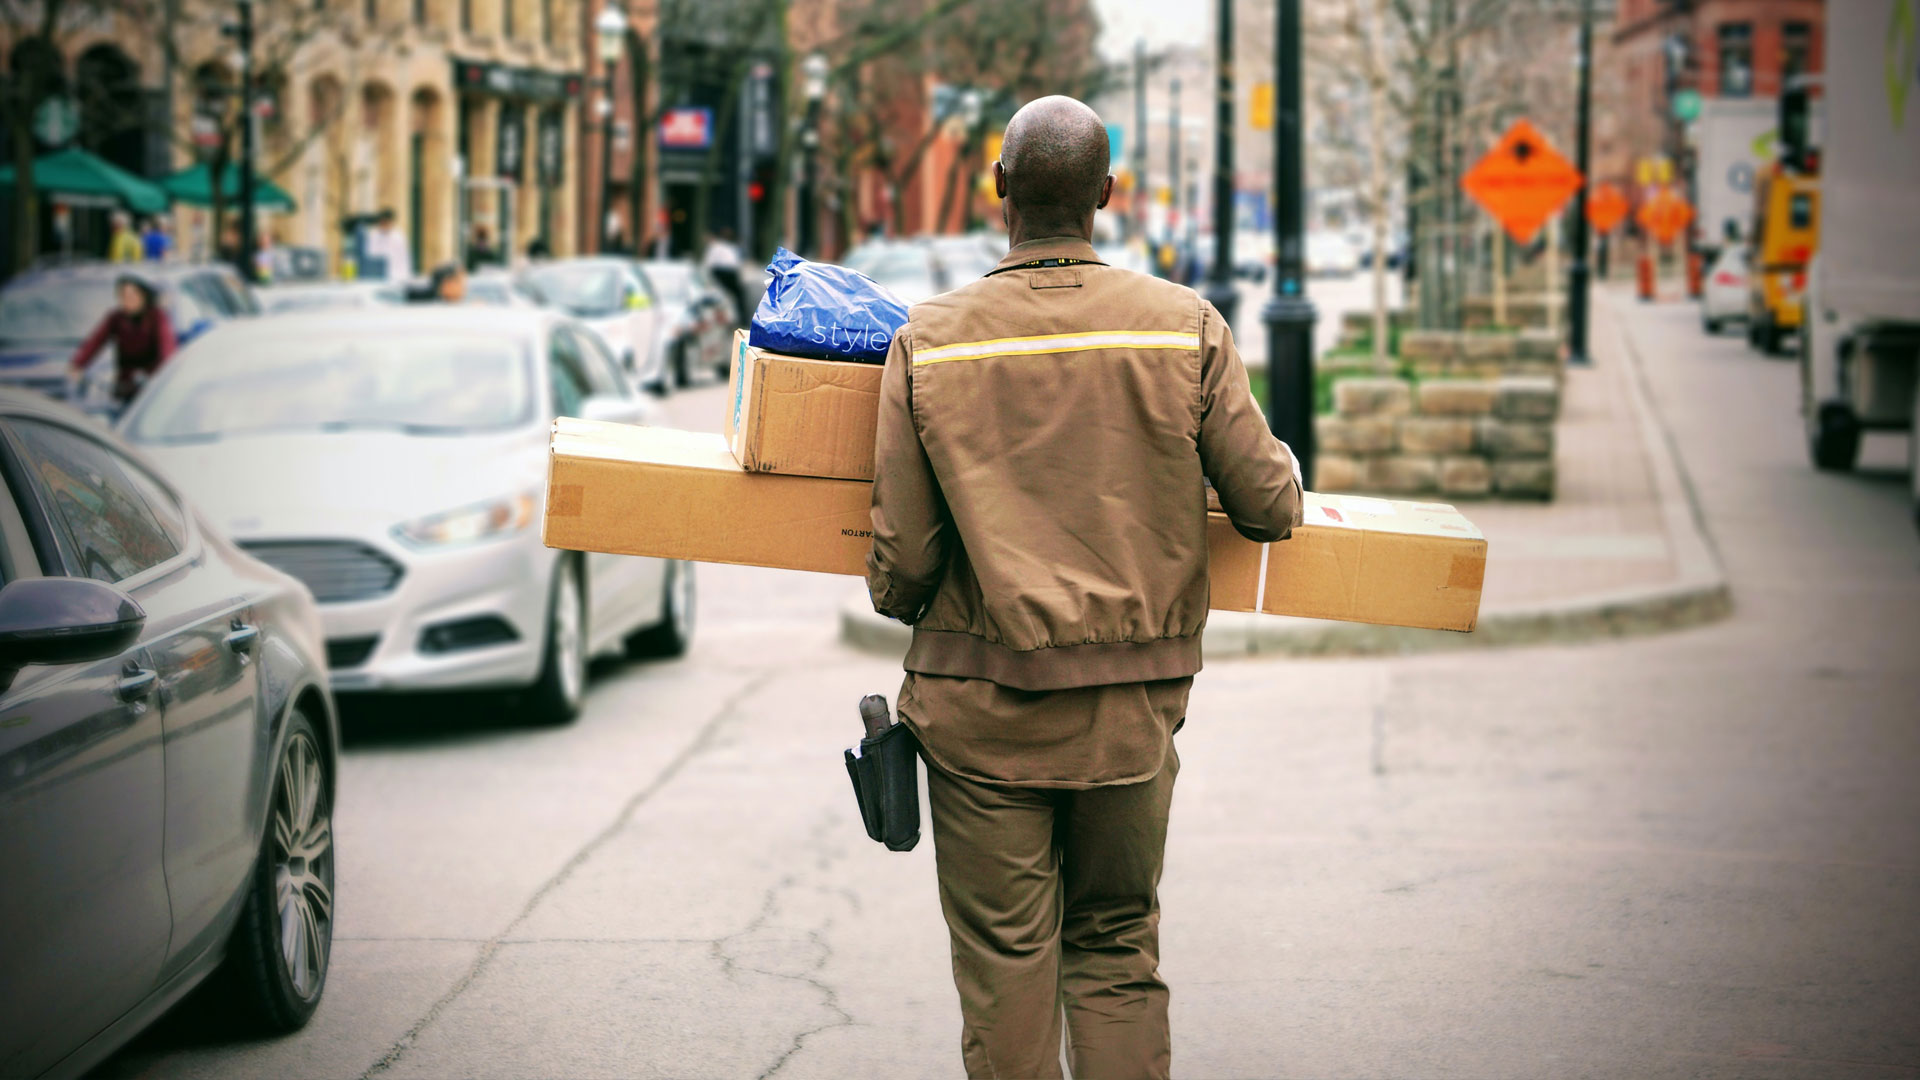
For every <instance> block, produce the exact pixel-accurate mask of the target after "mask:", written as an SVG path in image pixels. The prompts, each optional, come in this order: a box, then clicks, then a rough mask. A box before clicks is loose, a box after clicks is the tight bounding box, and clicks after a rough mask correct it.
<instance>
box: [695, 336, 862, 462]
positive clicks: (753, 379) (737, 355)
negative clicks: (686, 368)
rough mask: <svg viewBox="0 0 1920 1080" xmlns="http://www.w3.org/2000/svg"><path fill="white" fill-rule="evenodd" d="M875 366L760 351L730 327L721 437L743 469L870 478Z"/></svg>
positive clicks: (745, 337)
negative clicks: (723, 435)
mask: <svg viewBox="0 0 1920 1080" xmlns="http://www.w3.org/2000/svg"><path fill="white" fill-rule="evenodd" d="M881 371H882V367H881V365H879V364H856V363H851V362H844V361H835V360H804V359H801V358H800V357H797V356H781V355H780V354H778V353H770V352H766V351H764V350H761V349H756V348H754V347H753V346H751V345H748V344H747V332H746V331H745V330H736V331H734V334H733V374H732V377H731V381H730V383H729V384H728V390H729V394H728V398H727V401H728V408H727V417H726V436H727V445H728V446H729V447H731V448H732V450H733V456H734V457H735V458H736V459H737V460H738V461H739V462H740V467H741V468H744V469H747V470H748V471H750V472H769V473H785V474H788V475H793V476H824V477H836V478H839V479H842V480H871V479H873V432H874V426H875V423H876V421H877V419H878V417H879V415H880V373H881Z"/></svg>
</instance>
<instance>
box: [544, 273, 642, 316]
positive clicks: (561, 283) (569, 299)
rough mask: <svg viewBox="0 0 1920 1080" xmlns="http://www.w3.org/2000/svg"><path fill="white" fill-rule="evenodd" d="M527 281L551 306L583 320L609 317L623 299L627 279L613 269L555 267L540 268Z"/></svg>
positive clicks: (617, 308) (618, 308)
mask: <svg viewBox="0 0 1920 1080" xmlns="http://www.w3.org/2000/svg"><path fill="white" fill-rule="evenodd" d="M528 278H529V280H531V281H532V282H533V287H534V288H535V289H536V290H538V291H539V294H540V295H541V296H542V297H545V298H546V299H547V300H548V301H549V302H550V303H553V304H557V305H558V306H560V307H562V308H565V309H566V310H567V311H570V312H572V313H573V314H575V315H578V316H580V317H582V318H588V319H591V318H598V317H601V316H605V315H611V314H613V313H614V312H616V311H619V310H620V305H621V303H622V302H623V301H624V300H625V299H626V297H625V292H626V275H624V274H622V273H621V272H620V271H619V270H618V269H617V268H615V267H612V266H593V265H583V264H577V263H576V264H574V265H571V266H569V265H566V264H557V265H553V266H543V267H541V268H540V269H538V270H535V271H533V272H532V273H531V274H529V275H528Z"/></svg>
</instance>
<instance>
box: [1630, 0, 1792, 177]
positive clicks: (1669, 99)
mask: <svg viewBox="0 0 1920 1080" xmlns="http://www.w3.org/2000/svg"><path fill="white" fill-rule="evenodd" d="M1825 23H1826V20H1825V4H1824V2H1823V0H1619V4H1618V12H1617V15H1616V18H1615V20H1614V25H1613V32H1612V35H1611V42H1610V45H1611V48H1610V49H1609V50H1608V51H1607V53H1606V55H1605V56H1604V57H1603V58H1602V60H1601V64H1602V66H1601V67H1600V68H1599V69H1598V72H1597V75H1598V78H1597V79H1596V83H1595V85H1596V87H1598V88H1603V91H1602V92H1604V93H1605V94H1607V95H1608V96H1609V97H1610V99H1611V101H1612V103H1613V104H1614V106H1615V108H1614V109H1612V110H1608V113H1609V114H1610V115H1606V117H1605V119H1604V120H1603V121H1602V125H1601V128H1602V130H1600V131H1597V132H1596V135H1597V138H1596V149H1597V153H1596V158H1595V165H1596V168H1595V174H1596V178H1597V179H1600V180H1608V181H1612V182H1614V183H1616V184H1619V185H1621V187H1622V188H1623V189H1624V190H1633V191H1636V192H1639V191H1641V190H1642V189H1644V188H1645V186H1646V181H1647V180H1648V178H1649V177H1651V178H1653V179H1655V180H1656V181H1657V180H1658V178H1659V177H1661V176H1670V177H1671V179H1672V182H1674V183H1677V184H1684V183H1685V182H1686V180H1687V178H1688V177H1689V176H1690V175H1691V164H1692V162H1691V158H1692V150H1691V148H1690V146H1689V139H1688V132H1687V126H1686V122H1685V121H1684V120H1682V119H1681V118H1680V117H1678V116H1677V115H1676V114H1675V111H1674V102H1675V99H1676V98H1678V97H1682V96H1684V95H1688V94H1698V95H1699V96H1700V98H1701V99H1703V100H1704V99H1712V98H1754V99H1762V100H1765V99H1773V98H1777V97H1778V96H1779V93H1780V91H1781V89H1782V87H1783V86H1784V85H1785V83H1786V81H1787V80H1788V79H1790V78H1792V77H1793V76H1795V75H1801V74H1807V75H1817V74H1819V73H1820V72H1821V70H1822V57H1823V55H1824V53H1825V40H1824V38H1825ZM1596 115H1603V114H1600V113H1596ZM1663 161H1664V162H1665V164H1662V162H1663Z"/></svg>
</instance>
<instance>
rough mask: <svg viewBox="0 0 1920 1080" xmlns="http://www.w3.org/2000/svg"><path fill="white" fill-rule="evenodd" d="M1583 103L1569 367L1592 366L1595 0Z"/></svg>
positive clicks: (1585, 29) (1588, 23)
mask: <svg viewBox="0 0 1920 1080" xmlns="http://www.w3.org/2000/svg"><path fill="white" fill-rule="evenodd" d="M1578 62H1579V64H1580V101H1579V107H1578V112H1577V113H1576V118H1575V120H1574V128H1575V130H1574V136H1573V153H1574V166H1575V167H1576V168H1578V169H1579V170H1580V175H1581V176H1582V177H1585V178H1586V182H1585V183H1583V184H1581V185H1580V190H1579V191H1577V192H1575V193H1574V196H1573V243H1572V244H1571V245H1570V246H1571V247H1572V248H1573V265H1572V266H1571V267H1570V268H1569V269H1568V272H1567V363H1569V364H1581V365H1585V364H1590V363H1592V362H1593V358H1592V357H1591V356H1589V355H1588V353H1587V191H1588V190H1589V189H1590V188H1592V186H1593V177H1592V175H1591V173H1590V172H1589V170H1590V168H1591V164H1590V162H1589V157H1588V143H1589V142H1591V141H1592V140H1591V138H1590V136H1591V132H1590V131H1589V130H1588V128H1589V126H1590V124H1591V123H1592V115H1591V113H1592V111H1593V84H1592V77H1593V0H1580V58H1579V61H1578Z"/></svg>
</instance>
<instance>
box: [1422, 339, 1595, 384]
mask: <svg viewBox="0 0 1920 1080" xmlns="http://www.w3.org/2000/svg"><path fill="white" fill-rule="evenodd" d="M1560 343H1561V339H1560V335H1558V334H1550V333H1548V332H1546V331H1545V330H1520V331H1517V332H1513V331H1509V332H1486V331H1473V330H1408V331H1407V332H1405V333H1403V334H1401V335H1400V359H1401V360H1402V361H1403V362H1404V363H1405V364H1406V366H1408V367H1410V368H1412V369H1413V371H1414V372H1416V373H1417V374H1419V375H1420V376H1421V377H1422V378H1428V377H1440V378H1494V377H1498V376H1501V375H1545V376H1549V377H1551V378H1553V379H1554V380H1555V381H1556V382H1557V381H1558V380H1559V378H1560V376H1561V373H1562V363H1561V359H1560Z"/></svg>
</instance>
